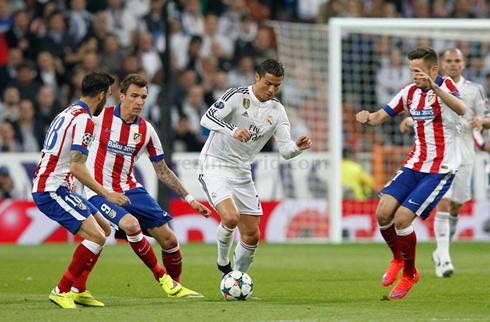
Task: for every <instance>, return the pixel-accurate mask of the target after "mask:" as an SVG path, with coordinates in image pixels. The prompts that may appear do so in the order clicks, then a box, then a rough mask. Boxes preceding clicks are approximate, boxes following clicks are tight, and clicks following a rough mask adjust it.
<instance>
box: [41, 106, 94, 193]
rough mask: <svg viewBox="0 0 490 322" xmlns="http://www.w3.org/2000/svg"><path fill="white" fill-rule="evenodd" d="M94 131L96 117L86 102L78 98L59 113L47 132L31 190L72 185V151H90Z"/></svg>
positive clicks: (47, 189)
mask: <svg viewBox="0 0 490 322" xmlns="http://www.w3.org/2000/svg"><path fill="white" fill-rule="evenodd" d="M93 133H94V121H93V120H92V114H91V113H90V109H89V108H88V106H87V105H86V104H85V103H83V102H81V101H78V102H76V103H75V104H74V105H72V106H70V107H68V108H67V109H65V110H64V111H63V112H61V113H60V114H58V116H56V118H55V119H54V120H53V122H51V125H50V127H49V130H48V133H47V134H46V138H45V140H44V146H43V150H42V151H41V161H40V162H39V165H38V166H37V169H36V174H35V175H34V180H33V184H32V192H48V191H56V190H58V188H59V187H60V186H65V187H67V188H70V189H71V188H72V187H73V175H72V174H71V173H70V152H71V151H72V150H76V151H81V152H82V153H84V154H88V146H89V144H90V142H91V141H92V138H93Z"/></svg>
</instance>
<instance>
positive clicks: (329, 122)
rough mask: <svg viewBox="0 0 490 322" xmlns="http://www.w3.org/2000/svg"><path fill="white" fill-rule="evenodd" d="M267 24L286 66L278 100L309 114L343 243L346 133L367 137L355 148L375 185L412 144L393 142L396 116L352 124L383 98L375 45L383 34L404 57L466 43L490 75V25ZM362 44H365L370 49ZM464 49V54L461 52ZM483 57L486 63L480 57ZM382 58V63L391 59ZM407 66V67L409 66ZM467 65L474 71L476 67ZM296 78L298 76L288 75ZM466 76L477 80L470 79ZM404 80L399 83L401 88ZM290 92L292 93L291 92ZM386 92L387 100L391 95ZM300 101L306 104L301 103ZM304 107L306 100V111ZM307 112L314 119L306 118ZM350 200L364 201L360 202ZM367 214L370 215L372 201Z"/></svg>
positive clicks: (333, 232)
mask: <svg viewBox="0 0 490 322" xmlns="http://www.w3.org/2000/svg"><path fill="white" fill-rule="evenodd" d="M270 24H271V26H272V27H273V28H274V31H275V35H276V40H277V44H278V53H279V59H280V60H281V61H282V62H283V63H284V64H285V66H286V78H285V81H284V83H285V86H283V88H282V90H281V91H282V92H283V96H282V101H283V103H284V105H285V106H286V107H287V108H288V109H289V108H291V107H292V108H293V109H294V113H292V115H293V116H292V118H295V117H301V116H303V118H306V120H305V122H306V123H307V126H309V127H311V128H313V130H312V133H313V134H312V135H313V138H314V144H316V145H317V149H316V151H317V152H326V154H325V155H326V157H327V159H328V160H327V161H328V167H327V170H326V171H327V172H328V174H327V178H328V180H327V185H328V189H327V195H326V196H325V199H326V200H327V204H328V213H329V236H328V241H329V242H331V243H341V242H342V240H343V238H345V229H346V227H345V226H346V225H345V224H343V222H342V218H343V214H344V215H345V213H346V207H347V206H348V207H350V204H349V203H346V201H345V200H343V189H342V149H343V144H344V143H345V142H347V141H348V139H349V138H347V139H346V136H349V134H350V133H351V136H352V137H353V138H351V139H352V141H359V140H361V141H363V142H364V143H363V144H364V145H363V144H360V147H357V148H356V149H357V150H356V152H358V153H357V155H359V156H365V158H363V160H364V163H363V165H365V167H366V168H368V169H369V171H370V172H374V174H376V176H375V179H376V183H377V187H379V185H380V183H382V182H384V181H385V180H386V176H391V175H393V174H394V173H395V172H396V170H397V169H398V168H399V167H400V166H401V165H402V164H401V162H400V160H399V159H400V157H401V155H400V154H402V153H403V154H404V153H405V151H406V150H407V147H409V146H410V145H413V142H411V143H410V142H409V141H410V139H411V138H410V137H402V138H401V140H402V141H403V142H401V141H400V140H398V139H399V138H398V136H399V134H397V131H398V127H397V126H398V123H399V121H398V119H397V120H393V121H392V122H391V123H390V124H386V123H385V124H383V125H382V126H380V127H377V128H370V127H368V126H364V127H362V129H360V128H359V127H358V126H356V125H355V124H350V123H352V118H353V115H355V112H358V111H360V110H361V109H368V110H370V111H375V110H377V109H379V108H381V107H382V106H383V105H384V104H386V103H388V101H386V102H384V103H381V102H378V101H377V98H378V97H377V96H378V95H377V94H376V93H377V92H376V90H378V89H377V85H378V84H377V83H376V75H377V72H378V71H379V69H381V67H379V66H378V65H382V64H381V63H380V61H381V58H379V57H378V56H379V55H378V53H377V52H376V50H378V49H377V48H376V49H375V47H376V46H378V43H377V42H378V41H379V42H381V41H380V39H381V40H384V39H388V40H387V41H390V43H394V42H398V43H403V45H402V46H399V47H400V48H399V50H400V52H401V55H402V59H403V60H404V61H406V54H407V52H408V50H410V49H412V48H415V47H416V46H418V45H419V44H426V43H429V45H430V44H434V45H435V47H437V48H435V49H436V50H437V51H438V52H439V53H441V51H442V50H443V49H448V48H450V47H453V46H460V45H461V46H465V48H466V49H468V48H469V49H468V52H469V53H471V54H470V55H473V56H471V57H472V58H471V59H472V61H471V62H469V61H468V66H470V65H471V66H473V65H474V66H476V65H477V64H478V63H480V64H482V63H484V64H488V65H489V66H486V65H484V68H485V67H488V72H489V73H490V48H489V47H490V46H489V45H488V42H490V23H489V22H488V20H484V19H482V20H478V19H401V18H400V19H382V18H331V19H330V20H329V23H328V25H319V24H298V23H288V22H277V21H274V22H271V23H270ZM349 46H350V47H349ZM362 46H367V49H366V48H363V47H362ZM433 47H434V46H433ZM475 51H477V53H476V54H474V52H475ZM463 52H464V53H465V54H466V51H465V50H463ZM485 57H487V58H488V61H487V60H485V61H484V58H485ZM382 59H384V60H383V63H384V64H385V65H387V64H388V61H389V59H390V58H389V57H384V58H382ZM473 59H474V61H473ZM482 61H483V62H482ZM383 66H384V65H383ZM468 68H469V67H467V69H468ZM405 69H406V71H408V73H410V71H409V70H408V66H405ZM468 71H469V72H471V73H472V75H473V76H474V75H475V73H477V71H473V70H468ZM441 73H442V72H441ZM409 76H410V75H409ZM298 77H299V78H300V79H297V80H294V79H293V80H291V78H298ZM470 80H472V81H475V80H473V79H471V77H470ZM480 81H481V79H480ZM409 82H411V80H410V81H409ZM288 83H289V86H288V85H287V84H288ZM291 84H293V85H291ZM407 84H408V83H407ZM403 86H404V85H403ZM403 86H401V85H400V87H399V88H398V90H399V89H401V88H402V87H403ZM375 87H376V88H375ZM366 88H368V89H366ZM303 89H304V90H303ZM302 90H303V92H301V91H302ZM398 90H396V92H397V91H398ZM289 91H293V92H294V93H295V94H294V95H292V94H291V93H289ZM297 92H300V94H298V93H297ZM396 92H395V93H394V94H396ZM389 94H390V95H391V96H390V98H391V97H392V96H394V94H393V95H392V93H389ZM301 100H303V101H305V102H308V103H307V104H303V102H301ZM312 101H313V102H312ZM304 106H307V109H306V110H305V109H304ZM311 106H315V109H311ZM347 108H348V109H347ZM312 111H313V112H314V114H313V115H315V116H316V117H314V118H313V119H308V115H309V114H311V113H312ZM349 113H350V114H349ZM318 116H320V117H318ZM349 119H351V121H349ZM346 120H347V122H350V123H349V124H350V125H349V127H350V128H349V129H350V130H351V132H349V130H347V131H346V129H345V127H346ZM293 122H294V120H292V123H293ZM397 122H398V123H397ZM354 123H355V121H354ZM387 123H388V122H387ZM369 138H373V139H372V140H373V141H374V142H368V141H369V140H370V139H369ZM412 140H413V139H412ZM366 142H367V143H366ZM407 142H408V143H407ZM318 145H319V146H320V148H318ZM366 146H368V148H366ZM373 155H375V156H376V157H373ZM403 157H406V155H404V156H403ZM388 163H390V164H388ZM378 166H381V167H383V168H382V169H381V170H382V171H379V169H374V171H373V167H378ZM480 168H481V167H480ZM373 200H374V198H373ZM352 205H354V206H356V207H362V203H352ZM366 209H368V208H366ZM347 212H349V213H352V214H356V213H367V212H368V210H365V209H361V208H359V209H355V210H349V211H347ZM369 212H370V213H371V215H372V216H374V213H372V207H370V208H369ZM373 226H374V224H371V227H370V229H371V230H372V231H374V230H375V228H376V227H373ZM373 238H374V237H373Z"/></svg>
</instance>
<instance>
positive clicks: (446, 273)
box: [400, 48, 488, 277]
mask: <svg viewBox="0 0 490 322" xmlns="http://www.w3.org/2000/svg"><path fill="white" fill-rule="evenodd" d="M441 65H442V68H443V69H444V70H445V72H446V75H447V76H449V77H451V79H452V80H453V81H454V82H455V84H456V86H457V87H458V89H459V92H460V93H461V96H462V97H463V100H464V102H465V104H466V113H465V115H464V117H462V118H461V145H460V149H461V165H460V166H459V168H458V173H456V175H455V176H454V181H453V184H452V185H451V188H449V190H448V191H447V192H446V194H445V195H444V197H442V199H441V200H440V201H439V203H438V204H437V207H436V214H435V219H434V234H435V236H436V241H437V249H436V250H435V251H434V252H433V253H432V259H433V261H434V264H435V271H436V275H437V276H439V277H450V276H451V275H452V274H453V273H454V266H453V264H452V261H451V256H450V255H449V245H450V243H451V240H452V237H453V235H454V234H455V232H456V227H457V223H458V218H459V212H460V210H461V207H462V206H463V204H464V203H465V202H466V201H468V200H470V199H471V179H472V174H473V164H474V163H475V141H476V140H477V138H476V137H477V136H478V135H479V134H480V133H481V132H480V131H481V126H482V120H483V115H484V112H485V110H486V109H487V106H488V103H487V98H486V95H485V91H484V89H483V86H482V85H480V84H477V83H473V82H471V81H469V80H467V79H465V78H464V77H463V76H462V73H463V70H464V69H465V67H466V62H465V59H464V56H463V53H462V52H461V50H459V49H458V48H450V49H448V50H446V51H445V52H444V55H443V56H442V64H441ZM413 123H414V122H413V119H412V118H411V117H407V118H406V119H405V120H403V122H402V123H401V124H400V129H401V131H402V132H407V131H409V130H410V127H409V126H410V124H412V126H413ZM473 128H474V130H473ZM477 147H480V145H478V144H477Z"/></svg>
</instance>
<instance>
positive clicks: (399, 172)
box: [384, 170, 403, 188]
mask: <svg viewBox="0 0 490 322" xmlns="http://www.w3.org/2000/svg"><path fill="white" fill-rule="evenodd" d="M402 173H403V170H398V171H397V172H396V173H395V175H394V176H393V178H391V180H390V181H388V182H387V183H386V184H385V186H384V187H385V188H386V187H389V186H390V184H391V182H393V181H395V180H396V178H398V177H399V176H400V175H401V174H402Z"/></svg>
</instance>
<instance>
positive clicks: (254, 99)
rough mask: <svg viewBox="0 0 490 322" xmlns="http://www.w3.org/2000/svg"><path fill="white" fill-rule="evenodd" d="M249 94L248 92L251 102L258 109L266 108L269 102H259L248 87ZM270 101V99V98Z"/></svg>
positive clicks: (251, 88) (251, 87)
mask: <svg viewBox="0 0 490 322" xmlns="http://www.w3.org/2000/svg"><path fill="white" fill-rule="evenodd" d="M249 92H250V97H251V98H252V101H253V102H254V103H255V104H257V106H258V107H266V106H267V105H269V104H270V101H271V100H268V101H265V102H262V101H260V100H259V99H258V98H257V96H255V93H254V90H253V86H250V88H249ZM271 99H272V98H271Z"/></svg>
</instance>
